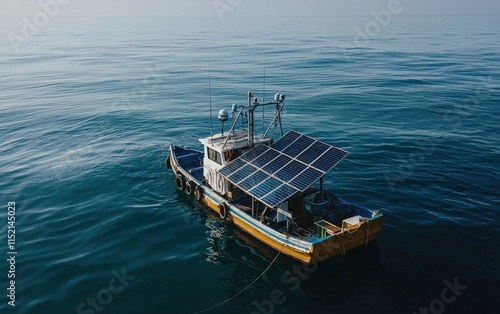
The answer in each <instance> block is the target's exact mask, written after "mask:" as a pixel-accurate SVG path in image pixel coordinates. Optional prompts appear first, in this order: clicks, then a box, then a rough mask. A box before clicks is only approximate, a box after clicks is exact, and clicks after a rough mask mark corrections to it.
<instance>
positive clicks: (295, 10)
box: [0, 0, 500, 17]
mask: <svg viewBox="0 0 500 314" xmlns="http://www.w3.org/2000/svg"><path fill="white" fill-rule="evenodd" d="M56 1H58V3H60V4H59V11H58V12H57V15H61V16H168V17H199V16H206V17H217V16H219V17H220V16H221V15H222V16H224V17H250V16H282V17H283V16H318V15H320V16H325V15H326V16H330V15H331V16H335V15H369V14H370V11H372V10H374V11H379V10H382V9H384V8H387V6H388V3H390V2H391V1H396V2H397V1H399V2H400V5H401V6H402V7H403V8H404V10H403V12H402V13H401V14H404V15H407V14H410V15H413V14H500V1H499V0H309V1H306V0H0V16H18V15H25V16H32V15H34V14H35V13H37V12H38V11H40V10H41V8H40V3H51V2H52V3H54V2H56ZM49 7H50V6H49Z"/></svg>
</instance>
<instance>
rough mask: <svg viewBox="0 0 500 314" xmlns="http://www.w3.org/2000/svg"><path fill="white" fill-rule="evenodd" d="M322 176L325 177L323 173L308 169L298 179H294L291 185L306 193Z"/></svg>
mask: <svg viewBox="0 0 500 314" xmlns="http://www.w3.org/2000/svg"><path fill="white" fill-rule="evenodd" d="M322 175H323V173H322V172H319V171H317V170H315V169H312V168H307V169H306V170H304V172H302V173H301V174H300V175H299V176H298V177H296V178H295V179H293V180H292V181H291V182H290V184H291V185H293V186H294V187H296V188H297V189H299V190H301V191H305V190H306V189H307V188H308V187H310V186H311V185H312V184H313V183H314V182H316V180H318V179H319V178H321V176H322Z"/></svg>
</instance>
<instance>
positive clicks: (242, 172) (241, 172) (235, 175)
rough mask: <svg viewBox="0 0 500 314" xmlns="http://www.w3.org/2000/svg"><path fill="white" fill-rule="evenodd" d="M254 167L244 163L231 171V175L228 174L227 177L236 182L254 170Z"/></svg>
mask: <svg viewBox="0 0 500 314" xmlns="http://www.w3.org/2000/svg"><path fill="white" fill-rule="evenodd" d="M255 170H256V169H255V168H254V167H253V166H251V165H246V166H243V167H242V168H240V169H239V170H238V171H236V172H233V173H232V174H231V175H229V176H228V177H227V178H228V179H229V181H231V182H233V183H235V184H238V182H240V181H242V180H245V179H246V178H247V177H248V176H250V175H251V174H253V173H254V172H255Z"/></svg>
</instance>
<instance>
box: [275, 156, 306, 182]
mask: <svg viewBox="0 0 500 314" xmlns="http://www.w3.org/2000/svg"><path fill="white" fill-rule="evenodd" d="M306 167H307V166H306V165H305V164H303V163H301V162H298V161H296V160H292V161H291V162H290V163H289V164H287V165H286V166H285V167H284V168H282V169H281V170H279V171H278V172H276V173H275V174H274V176H275V177H277V178H279V179H280V180H283V181H284V182H288V181H290V180H292V179H293V178H295V176H297V175H298V174H299V173H301V172H302V171H304V169H306Z"/></svg>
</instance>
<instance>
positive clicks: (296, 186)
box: [219, 131, 348, 207]
mask: <svg viewBox="0 0 500 314" xmlns="http://www.w3.org/2000/svg"><path fill="white" fill-rule="evenodd" d="M347 154H348V153H347V152H346V151H344V150H342V149H339V148H335V147H333V146H331V145H328V144H325V143H322V142H320V141H318V140H316V139H313V138H312V137H309V136H306V135H303V134H300V133H297V132H295V131H290V132H288V133H287V134H285V135H283V136H282V137H281V138H280V139H279V140H278V141H276V142H275V143H273V144H272V145H271V146H265V145H262V144H260V145H257V146H255V147H254V148H252V149H251V150H249V151H248V152H246V153H245V154H243V155H241V156H240V157H238V158H236V159H235V160H233V161H232V162H231V163H229V164H228V165H227V166H225V167H223V168H222V169H220V170H219V173H220V174H221V175H222V176H224V177H225V178H226V179H228V180H229V181H230V182H231V183H233V184H234V185H236V186H238V187H239V188H240V189H242V190H244V191H245V192H246V193H248V194H250V195H251V196H253V197H255V198H256V199H258V200H260V201H261V202H263V203H264V204H266V205H268V206H270V207H276V206H277V205H279V204H280V203H282V202H284V201H285V200H287V199H289V198H290V197H292V196H293V195H294V194H296V193H297V192H303V191H305V190H307V189H308V188H309V187H310V186H311V185H313V184H314V182H316V181H317V180H318V179H319V178H321V177H322V176H323V175H324V174H325V173H327V172H328V171H330V170H331V169H332V168H333V167H335V165H337V164H338V163H339V162H340V161H341V160H342V159H344V158H345V156H347Z"/></svg>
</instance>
